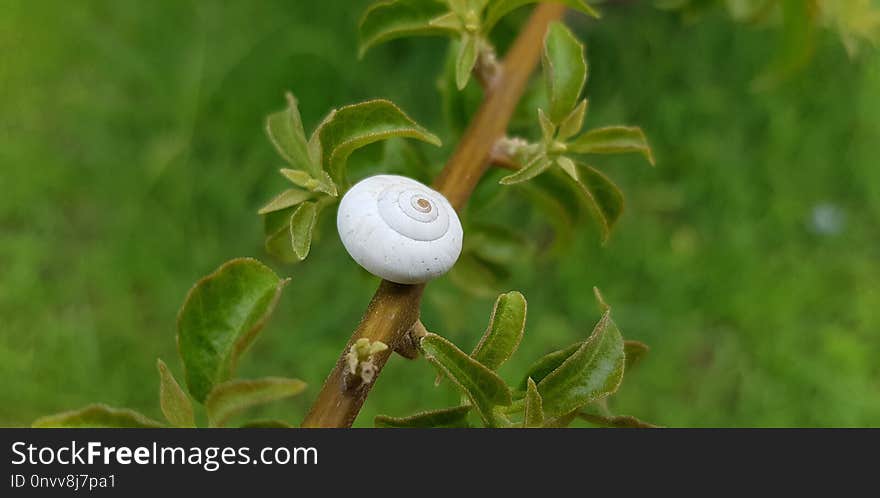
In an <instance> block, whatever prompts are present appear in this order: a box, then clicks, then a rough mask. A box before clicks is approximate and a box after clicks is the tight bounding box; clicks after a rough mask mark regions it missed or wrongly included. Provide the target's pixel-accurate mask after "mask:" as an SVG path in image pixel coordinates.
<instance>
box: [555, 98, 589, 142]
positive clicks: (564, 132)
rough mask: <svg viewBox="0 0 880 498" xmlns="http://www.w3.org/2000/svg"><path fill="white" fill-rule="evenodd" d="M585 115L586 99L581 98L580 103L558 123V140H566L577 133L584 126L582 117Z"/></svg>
mask: <svg viewBox="0 0 880 498" xmlns="http://www.w3.org/2000/svg"><path fill="white" fill-rule="evenodd" d="M586 115H587V99H583V100H581V103H580V104H578V105H577V107H575V108H574V110H572V111H571V113H570V114H569V115H568V116H566V117H565V119H563V120H562V122H561V123H559V133H558V138H559V140H563V141H564V140H568V139H569V138H571V137H573V136H575V135H577V134H578V132H580V131H581V128H583V127H584V117H586Z"/></svg>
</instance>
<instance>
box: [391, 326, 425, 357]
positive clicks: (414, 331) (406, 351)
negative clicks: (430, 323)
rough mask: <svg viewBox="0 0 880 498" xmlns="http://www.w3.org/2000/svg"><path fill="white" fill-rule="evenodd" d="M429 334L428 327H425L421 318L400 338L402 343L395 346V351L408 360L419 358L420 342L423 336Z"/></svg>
mask: <svg viewBox="0 0 880 498" xmlns="http://www.w3.org/2000/svg"><path fill="white" fill-rule="evenodd" d="M427 334H428V329H426V328H425V325H424V324H423V323H422V321H421V320H417V321H416V323H414V324H413V326H412V327H410V329H409V330H407V331H406V333H405V334H403V337H401V338H400V343H399V344H397V345H396V346H395V348H394V352H395V353H397V354H399V355H400V356H403V357H404V358H406V359H408V360H414V359H416V358H418V357H419V353H420V351H421V350H420V349H419V343H421V341H422V337H425V336H426V335H427Z"/></svg>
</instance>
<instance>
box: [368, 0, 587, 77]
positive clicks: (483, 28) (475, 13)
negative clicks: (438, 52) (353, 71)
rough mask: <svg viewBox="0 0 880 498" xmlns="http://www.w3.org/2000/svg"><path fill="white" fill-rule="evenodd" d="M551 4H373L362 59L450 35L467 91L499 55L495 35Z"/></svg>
mask: <svg viewBox="0 0 880 498" xmlns="http://www.w3.org/2000/svg"><path fill="white" fill-rule="evenodd" d="M541 1H545V0H390V1H383V2H379V3H376V4H374V5H372V6H371V7H370V8H369V9H367V11H366V13H365V14H364V16H363V18H362V19H361V23H360V37H361V41H360V53H361V56H363V54H365V53H366V52H367V50H369V49H370V48H372V47H374V46H375V45H378V44H380V43H384V42H387V41H390V40H394V39H397V38H404V37H410V36H447V37H450V38H452V39H453V40H456V41H457V42H458V52H457V55H456V62H455V81H456V85H457V86H458V89H459V90H461V89H463V88H464V87H465V86H467V83H468V80H469V79H470V76H471V73H472V72H473V70H474V67H475V66H477V64H478V61H479V60H480V58H481V57H483V58H485V59H486V60H487V61H489V60H491V59H492V57H493V56H494V48H493V46H492V44H491V42H490V41H489V33H490V32H491V31H492V28H494V27H495V26H496V25H497V24H498V21H500V20H501V19H502V18H504V17H505V16H506V15H507V14H509V13H511V12H513V11H514V10H516V9H518V8H519V7H522V6H524V5H528V4H534V3H540V2H541ZM560 3H563V4H565V5H566V6H568V7H570V8H572V9H575V10H579V11H581V12H583V13H585V14H588V15H591V16H593V17H599V13H598V12H597V11H596V10H595V9H594V8H593V7H591V6H590V5H589V4H588V3H587V2H585V1H584V0H560Z"/></svg>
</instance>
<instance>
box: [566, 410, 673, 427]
mask: <svg viewBox="0 0 880 498" xmlns="http://www.w3.org/2000/svg"><path fill="white" fill-rule="evenodd" d="M578 416H579V417H580V418H582V419H584V420H586V421H587V422H589V423H591V424H594V425H598V426H599V427H615V428H618V429H659V428H660V426H659V425H654V424H651V423H648V422H645V421H644V420H639V419H637V418H635V417H632V416H629V415H599V414H595V413H586V412H581V413H578Z"/></svg>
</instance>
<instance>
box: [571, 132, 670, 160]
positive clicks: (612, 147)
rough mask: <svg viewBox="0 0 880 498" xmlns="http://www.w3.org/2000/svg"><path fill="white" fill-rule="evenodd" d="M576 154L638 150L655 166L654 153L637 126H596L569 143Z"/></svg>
mask: <svg viewBox="0 0 880 498" xmlns="http://www.w3.org/2000/svg"><path fill="white" fill-rule="evenodd" d="M568 148H569V150H570V151H571V152H574V153H576V154H622V153H627V152H636V153H639V154H641V155H643V156H645V159H647V160H648V162H649V163H651V166H654V153H653V152H652V151H651V147H650V146H649V145H648V139H647V138H645V133H644V132H643V131H642V129H641V128H638V127H635V126H608V127H605V128H596V129H595V130H590V131H588V132H586V133H584V134H583V135H581V136H579V137H577V138H576V139H574V140H573V141H572V142H570V143H569V144H568Z"/></svg>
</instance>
